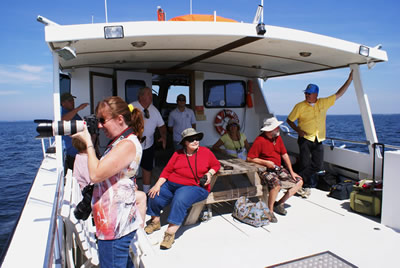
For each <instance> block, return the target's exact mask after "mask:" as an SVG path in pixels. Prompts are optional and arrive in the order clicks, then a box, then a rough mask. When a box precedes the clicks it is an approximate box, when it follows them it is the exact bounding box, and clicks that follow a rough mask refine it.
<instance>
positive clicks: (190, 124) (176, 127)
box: [168, 94, 196, 149]
mask: <svg viewBox="0 0 400 268" xmlns="http://www.w3.org/2000/svg"><path fill="white" fill-rule="evenodd" d="M176 104H177V107H176V109H175V110H173V111H171V113H170V114H169V116H168V129H169V131H171V132H172V140H173V141H174V147H175V149H180V148H181V145H180V144H179V141H180V139H181V133H182V131H184V130H185V129H187V128H194V129H196V117H195V116H194V112H193V110H192V109H189V108H187V107H186V96H185V95H183V94H179V95H178V97H177V98H176Z"/></svg>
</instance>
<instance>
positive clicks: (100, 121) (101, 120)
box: [97, 117, 112, 126]
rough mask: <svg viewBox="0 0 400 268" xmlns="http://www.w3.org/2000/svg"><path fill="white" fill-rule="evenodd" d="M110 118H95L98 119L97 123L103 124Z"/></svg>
mask: <svg viewBox="0 0 400 268" xmlns="http://www.w3.org/2000/svg"><path fill="white" fill-rule="evenodd" d="M111 119H112V118H110V119H107V120H106V119H104V118H102V117H100V118H97V120H98V121H99V123H100V124H102V125H103V126H104V125H105V124H106V123H107V122H108V121H110V120H111Z"/></svg>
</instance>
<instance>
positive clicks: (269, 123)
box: [261, 117, 283, 131]
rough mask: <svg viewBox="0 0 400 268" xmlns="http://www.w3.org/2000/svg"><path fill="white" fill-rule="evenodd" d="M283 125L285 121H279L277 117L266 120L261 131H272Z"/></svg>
mask: <svg viewBox="0 0 400 268" xmlns="http://www.w3.org/2000/svg"><path fill="white" fill-rule="evenodd" d="M282 123H283V121H278V119H276V117H271V118H267V119H264V125H263V128H262V129H261V131H272V130H274V129H275V128H277V127H279V126H280V125H281V124H282Z"/></svg>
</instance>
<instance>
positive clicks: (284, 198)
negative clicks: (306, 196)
mask: <svg viewBox="0 0 400 268" xmlns="http://www.w3.org/2000/svg"><path fill="white" fill-rule="evenodd" d="M302 186H303V180H299V181H298V182H297V183H296V184H295V185H294V186H293V187H292V188H290V189H289V190H288V191H286V193H285V195H284V196H282V198H281V199H280V200H279V201H278V203H277V205H280V204H284V203H285V202H286V201H287V200H288V199H289V198H290V197H291V196H293V195H294V194H295V193H297V191H298V190H299V189H300V188H301V187H302Z"/></svg>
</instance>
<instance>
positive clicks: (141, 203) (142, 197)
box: [135, 190, 147, 227]
mask: <svg viewBox="0 0 400 268" xmlns="http://www.w3.org/2000/svg"><path fill="white" fill-rule="evenodd" d="M135 195H136V206H137V208H138V210H139V214H140V217H141V218H142V221H143V222H142V225H141V226H142V227H144V222H145V219H146V209H147V204H146V201H147V200H146V199H147V198H146V194H145V193H144V192H142V191H139V190H136V191H135Z"/></svg>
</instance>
